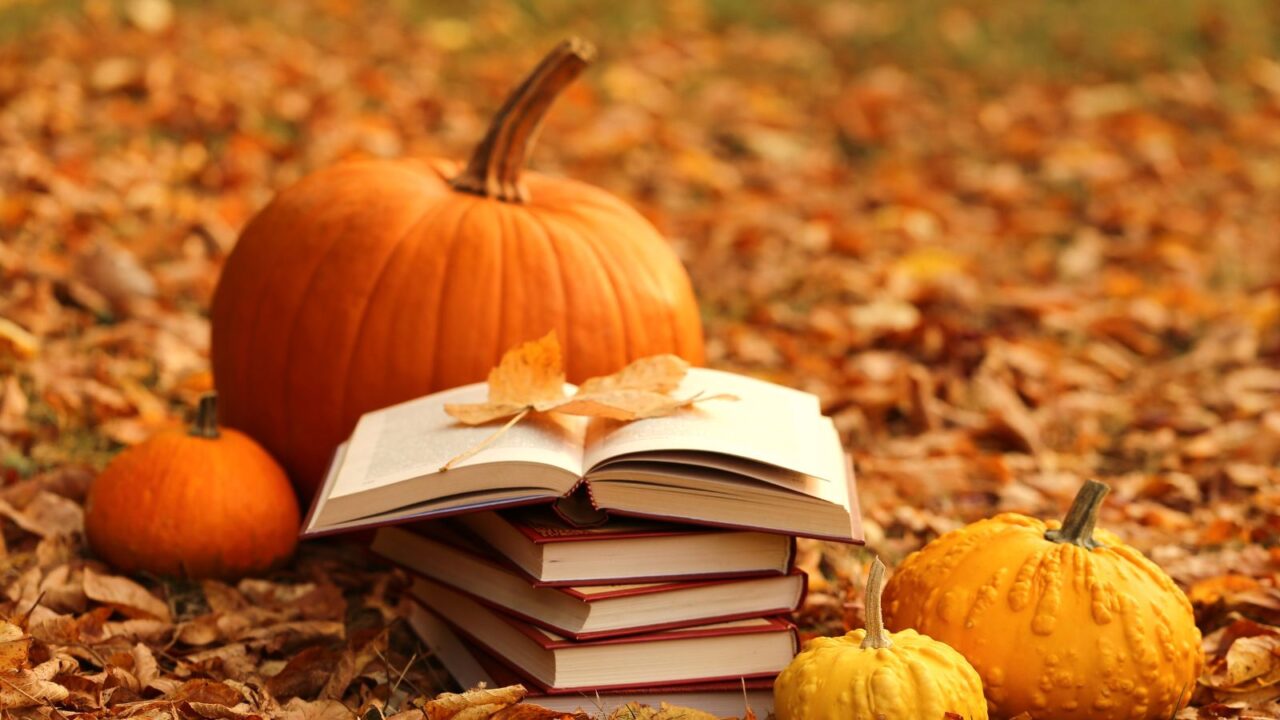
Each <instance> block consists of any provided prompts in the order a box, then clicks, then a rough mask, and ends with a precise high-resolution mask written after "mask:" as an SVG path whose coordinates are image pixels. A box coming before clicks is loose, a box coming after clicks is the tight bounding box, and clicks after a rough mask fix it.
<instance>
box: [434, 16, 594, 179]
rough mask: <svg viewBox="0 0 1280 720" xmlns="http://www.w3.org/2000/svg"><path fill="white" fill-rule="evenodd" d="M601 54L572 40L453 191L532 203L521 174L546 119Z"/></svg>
mask: <svg viewBox="0 0 1280 720" xmlns="http://www.w3.org/2000/svg"><path fill="white" fill-rule="evenodd" d="M595 54H596V49H595V47H594V46H593V45H591V43H589V42H587V41H585V40H582V39H579V38H569V39H568V40H565V41H564V42H562V43H560V44H559V45H557V46H556V47H555V49H554V50H552V51H551V52H550V53H548V54H547V56H546V57H545V58H543V59H542V62H540V63H538V66H537V67H536V68H534V69H533V72H531V73H529V77H527V78H525V79H524V82H522V83H520V85H519V86H518V87H516V89H515V90H513V91H512V92H511V95H509V96H508V97H507V101H506V102H505V103H503V105H502V107H501V108H500V109H499V110H498V114H497V115H495V116H494V118H493V123H492V124H491V125H489V131H488V132H487V133H485V136H484V139H483V140H481V141H480V144H479V145H477V146H476V149H475V152H474V153H472V154H471V160H470V162H468V163H467V167H466V169H465V170H463V171H462V173H461V174H459V175H458V176H457V177H455V178H454V179H453V180H452V181H450V183H449V184H450V185H451V186H452V187H453V189H454V190H458V191H460V192H466V193H472V194H475V195H483V196H484V197H491V198H494V199H496V200H502V201H503V202H512V203H521V202H526V201H528V199H529V192H528V190H526V189H525V187H524V185H523V184H522V183H521V182H520V171H521V170H522V169H523V168H524V163H525V161H526V160H527V159H528V158H529V153H530V152H532V151H533V140H534V138H535V137H536V136H537V134H538V128H539V127H541V126H542V118H543V117H544V116H545V115H546V114H547V110H548V109H549V108H550V107H551V103H552V102H554V101H555V99H556V97H557V96H559V95H560V93H561V92H562V91H563V90H564V89H565V88H566V87H568V86H569V83H571V82H573V80H574V78H576V77H578V75H579V74H580V73H581V72H582V69H583V68H585V67H586V66H587V64H588V63H590V62H591V61H592V60H593V59H594V58H595Z"/></svg>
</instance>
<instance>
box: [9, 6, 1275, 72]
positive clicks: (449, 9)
mask: <svg viewBox="0 0 1280 720" xmlns="http://www.w3.org/2000/svg"><path fill="white" fill-rule="evenodd" d="M123 1H124V0H114V4H115V5H116V6H119V5H120V4H122V3H123ZM103 2H104V3H106V4H113V0H103ZM177 4H178V5H179V9H180V12H197V11H198V12H212V13H215V14H220V15H222V16H224V17H226V18H227V19H228V20H230V21H232V22H247V21H250V20H265V21H272V20H273V19H274V20H279V21H283V20H284V18H286V17H287V18H288V20H289V21H291V22H296V21H297V20H298V19H299V17H300V16H299V14H298V13H296V12H290V10H289V8H290V7H291V6H292V5H293V4H292V3H253V2H249V0H214V1H213V2H207V3H200V2H196V1H195V0H177ZM327 4H333V5H339V4H341V3H338V2H330V3H325V2H317V3H316V5H317V6H321V7H322V6H324V5H327ZM84 6H85V5H84V3H81V2H76V1H75V0H0V45H2V44H6V43H9V42H15V41H21V40H22V39H23V38H24V37H27V36H29V35H30V33H31V32H32V31H34V30H36V29H38V28H39V27H40V26H41V25H42V24H44V23H47V22H49V21H50V20H51V19H52V18H55V17H64V18H75V17H76V16H77V15H79V14H80V13H81V12H83V7H84ZM294 9H296V8H294ZM372 9H374V6H372V5H370V6H368V7H366V8H365V10H372ZM376 11H378V12H389V13H393V14H396V15H399V16H401V17H403V18H404V20H405V23H406V24H407V25H410V26H421V25H427V26H428V29H431V27H433V26H435V27H443V28H445V29H448V28H450V27H451V28H453V29H455V30H456V29H458V28H462V29H463V30H464V31H465V32H469V33H470V34H471V35H472V36H473V37H474V38H476V39H483V42H484V44H485V45H486V46H488V47H490V48H493V47H494V46H498V47H507V46H509V47H512V48H521V47H523V46H524V45H527V44H528V42H529V39H530V38H538V39H539V40H541V39H543V38H546V37H548V36H554V35H563V34H568V33H570V32H578V33H581V34H583V35H586V36H589V37H591V38H592V39H595V40H597V41H599V42H600V43H602V44H609V43H611V42H617V41H619V40H622V39H625V38H629V37H634V36H637V35H648V34H666V35H672V36H674V35H678V34H681V33H686V32H692V33H699V32H702V33H705V32H712V33H716V32H724V31H726V30H728V29H730V28H732V29H734V30H735V31H746V32H755V33H774V32H779V33H795V34H799V35H801V36H808V37H811V38H812V39H813V41H814V42H815V43H816V44H820V45H821V46H823V47H825V48H826V49H827V50H828V51H829V52H830V53H831V54H832V55H833V56H834V57H835V58H836V60H837V61H844V62H846V63H849V62H856V63H857V64H858V65H860V66H864V67H865V66H867V65H870V64H879V63H887V64H894V65H899V66H902V67H905V68H908V69H917V70H919V69H931V68H934V69H936V68H947V69H953V70H959V71H963V72H966V73H968V74H970V75H973V76H975V77H979V78H982V79H985V80H989V81H991V82H1005V81H1008V80H1011V79H1015V78H1018V77H1023V76H1026V75H1028V74H1030V75H1033V76H1041V77H1048V78H1051V79H1060V80H1064V81H1081V80H1086V81H1087V80H1098V79H1123V78H1127V77H1130V76H1133V75H1135V74H1138V73H1141V72H1145V71H1150V70H1156V69H1169V68H1187V67H1203V68H1205V69H1208V70H1209V71H1210V72H1214V73H1215V74H1229V73H1234V72H1236V71H1238V70H1239V68H1240V67H1241V65H1242V63H1244V62H1246V61H1248V60H1249V59H1250V58H1253V57H1257V56H1260V55H1272V54H1275V53H1276V52H1277V51H1280V3H1276V2H1274V1H1273V0H1131V1H1129V2H1125V1H1123V0H1038V1H1037V2H1022V1H1019V0H963V1H962V2H955V1H954V0H853V1H851V2H847V1H843V0H841V1H837V0H700V1H699V0H689V2H682V3H671V4H658V3H655V2H616V1H612V0H538V1H537V2H535V1H534V0H459V1H458V2H452V3H441V2H435V1H430V0H390V1H389V2H387V3H385V4H380V5H378V6H377V8H376ZM324 14H325V13H323V12H307V13H303V14H302V17H304V18H306V17H310V18H313V19H314V18H316V17H317V16H322V15H324ZM313 21H315V22H321V20H318V19H315V20H313ZM441 23H445V24H444V25H441Z"/></svg>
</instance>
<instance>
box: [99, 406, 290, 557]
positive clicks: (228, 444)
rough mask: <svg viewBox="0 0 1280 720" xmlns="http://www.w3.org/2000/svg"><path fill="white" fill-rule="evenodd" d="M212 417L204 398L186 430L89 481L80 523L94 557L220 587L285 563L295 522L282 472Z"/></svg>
mask: <svg viewBox="0 0 1280 720" xmlns="http://www.w3.org/2000/svg"><path fill="white" fill-rule="evenodd" d="M215 418H216V409H215V401H214V399H213V396H212V395H209V396H206V398H204V399H202V400H201V404H200V411H199V413H198V415H197V419H196V423H195V424H194V425H193V426H192V429H191V430H190V431H187V432H184V431H181V430H168V431H163V432H160V433H158V434H156V435H154V436H152V437H150V438H148V439H147V440H145V441H143V442H142V443H139V444H138V445H134V446H133V447H130V448H127V449H125V450H124V451H122V452H121V453H120V454H119V455H117V456H116V457H115V458H113V459H112V460H111V462H110V463H109V464H108V465H107V467H106V469H104V470H103V471H102V473H101V474H99V475H98V477H97V478H95V479H94V481H93V484H92V485H91V486H90V487H89V497H88V500H87V502H86V507H85V520H84V522H85V535H86V536H87V538H88V540H89V546H90V547H91V548H92V549H93V551H94V553H95V554H96V555H98V556H99V557H101V558H102V559H103V560H105V561H106V562H107V563H109V564H111V565H112V566H113V567H115V568H117V569H119V570H122V571H125V572H131V573H132V572H147V573H151V574H153V575H165V576H171V577H188V578H224V579H237V578H240V577H243V576H245V575H253V574H257V573H261V572H263V571H266V570H269V569H271V568H272V567H275V566H276V565H279V564H281V563H283V562H284V561H286V560H288V558H289V556H290V555H292V554H293V550H294V547H295V546H296V545H297V538H298V523H299V513H298V501H297V498H296V497H295V495H294V492H293V488H292V487H291V486H290V485H289V479H288V478H287V477H286V476H285V473H284V469H283V468H281V467H280V465H279V464H278V463H276V461H275V460H273V459H272V458H271V456H270V455H268V454H267V452H266V451H265V450H263V449H262V447H261V446H259V445H258V444H257V443H255V442H254V441H253V440H251V439H250V438H248V437H247V436H245V435H244V434H243V433H240V432H237V431H235V430H228V429H226V428H223V429H218V428H217V426H216V420H215Z"/></svg>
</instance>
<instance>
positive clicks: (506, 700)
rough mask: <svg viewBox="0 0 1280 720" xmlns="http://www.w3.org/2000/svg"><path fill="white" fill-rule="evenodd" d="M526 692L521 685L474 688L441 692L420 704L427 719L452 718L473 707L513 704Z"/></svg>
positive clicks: (441, 719) (450, 719) (522, 697)
mask: <svg viewBox="0 0 1280 720" xmlns="http://www.w3.org/2000/svg"><path fill="white" fill-rule="evenodd" d="M527 694H528V691H527V690H525V688H524V686H523V685H507V686H506V687H500V688H474V689H471V690H468V691H466V692H464V693H443V694H440V695H437V696H436V697H435V699H433V700H428V701H427V702H425V703H423V705H422V712H424V713H425V714H426V716H427V720H452V718H454V717H455V716H456V715H457V714H458V713H460V712H462V711H464V710H466V709H467V708H473V707H485V706H495V709H497V708H501V707H505V706H507V705H514V704H515V703H518V702H520V701H521V700H523V699H524V696H525V695H527Z"/></svg>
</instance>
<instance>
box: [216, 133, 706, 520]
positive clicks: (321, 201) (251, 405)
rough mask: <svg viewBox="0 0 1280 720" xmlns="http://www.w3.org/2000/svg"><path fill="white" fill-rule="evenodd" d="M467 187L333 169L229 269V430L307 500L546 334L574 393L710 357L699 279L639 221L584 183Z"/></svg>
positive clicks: (398, 167)
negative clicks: (377, 436)
mask: <svg viewBox="0 0 1280 720" xmlns="http://www.w3.org/2000/svg"><path fill="white" fill-rule="evenodd" d="M517 111H519V109H518V108H517ZM498 124H499V122H495V127H496V126H497V125H498ZM534 129H536V128H534ZM478 152H479V151H478ZM508 152H509V153H512V154H515V153H516V152H517V151H516V150H509V151H508ZM472 162H473V165H474V164H475V162H476V159H475V158H473V161H472ZM470 170H471V166H468V171H470ZM464 174H465V173H464ZM461 177H462V176H460V175H459V174H458V170H457V167H456V166H455V165H454V164H452V163H449V162H445V161H415V160H398V161H361V162H350V163H345V164H340V165H337V166H335V167H332V168H329V169H326V170H323V171H320V172H318V173H315V174H313V175H311V176H309V177H307V178H304V179H303V180H302V181H301V182H299V183H298V184H297V185H295V186H293V187H291V188H289V189H287V190H285V191H284V192H282V193H280V194H279V195H278V196H277V197H276V199H275V200H274V201H273V202H272V203H270V205H268V206H267V207H266V208H265V209H264V210H263V211H262V212H261V213H260V214H259V215H258V216H257V217H256V218H254V219H253V220H252V221H251V222H250V224H249V225H248V227H247V228H246V229H245V230H244V233H243V234H242V236H241V238H240V240H239V242H238V243H237V244H236V246H235V249H234V251H233V252H232V253H231V255H230V257H229V258H228V259H227V263H226V266H225V268H224V270H223V274H222V278H221V279H220V281H219V285H218V288H217V291H216V293H215V296H214V300H213V308H212V316H211V320H212V326H213V339H212V348H211V352H212V359H213V371H214V378H215V381H216V384H217V387H218V390H219V393H220V394H221V397H222V407H223V416H222V418H223V422H225V423H226V424H227V425H229V426H232V427H236V428H240V429H242V430H244V431H245V432H247V433H248V434H249V435H250V436H252V437H254V438H255V439H257V440H258V441H259V442H261V443H262V444H263V445H264V446H265V447H266V448H267V449H268V450H270V451H271V452H272V454H273V455H275V456H276V457H277V458H280V460H281V462H282V463H283V464H284V466H285V467H286V469H287V470H288V471H289V474H290V476H291V477H292V478H293V480H294V482H295V484H296V485H297V486H298V488H299V491H300V492H301V493H302V495H303V496H304V497H309V496H310V495H311V494H312V493H313V491H314V489H315V486H316V484H317V483H318V482H319V481H320V479H321V478H322V476H323V474H324V470H325V469H326V466H327V465H328V462H329V460H330V456H331V454H332V452H333V449H334V447H335V446H336V445H337V444H338V443H339V442H341V441H343V440H345V439H346V436H347V435H348V434H349V433H350V431H351V429H352V428H353V427H354V425H355V421H356V420H357V419H358V418H359V416H360V415H361V414H363V413H364V412H367V411H369V410H373V409H376V408H380V407H385V406H387V405H391V404H394V403H396V402H400V401H403V400H406V399H409V398H412V397H416V396H420V395H423V394H426V393H429V392H432V391H435V390H441V389H445V388H449V387H454V386H457V385H462V384H466V383H470V382H477V381H481V380H483V379H484V378H485V376H486V374H487V373H488V371H489V370H490V369H491V368H492V367H493V366H494V365H495V364H496V363H497V362H498V361H499V360H500V359H501V357H502V353H503V352H504V351H505V350H507V349H508V348H511V347H514V346H515V345H517V344H519V343H522V342H525V341H529V340H533V339H536V338H539V337H542V336H543V335H545V334H546V333H547V331H548V330H554V331H555V332H556V334H557V335H558V336H559V338H560V340H561V343H562V345H563V347H564V348H565V356H566V357H565V360H566V373H567V376H568V378H569V380H570V381H581V380H583V379H585V378H587V377H591V376H595V375H602V374H607V373H611V372H613V371H615V370H617V369H619V368H620V367H622V366H623V365H625V364H626V363H628V362H630V361H631V360H634V359H636V358H639V357H644V356H646V355H653V354H656V353H664V352H672V353H676V354H678V355H680V356H682V357H684V358H685V359H687V360H689V361H690V362H693V363H695V364H698V363H701V362H702V361H703V344H702V342H703V340H702V326H701V322H700V318H699V314H698V307H697V301H696V299H695V297H694V294H693V290H692V287H691V285H690V282H689V278H688V275H687V274H686V273H685V271H684V268H683V267H682V266H681V264H680V261H679V259H678V258H677V257H676V255H675V253H674V252H673V251H672V250H671V248H670V247H669V246H668V244H667V242H666V241H665V240H664V239H663V238H662V236H661V235H660V234H659V233H658V232H657V230H656V229H655V228H654V227H653V226H652V225H651V224H650V223H648V222H647V221H646V220H645V219H644V218H643V217H642V216H641V215H640V214H639V213H637V212H636V211H635V210H633V209H632V208H630V207H628V206H627V205H626V204H625V203H623V202H621V201H620V200H618V199H617V198H615V197H613V196H612V195H610V194H608V193H606V192H604V191H602V190H598V189H596V188H593V187H590V186H588V185H585V184H582V183H579V182H575V181H572V180H566V179H559V178H552V177H546V176H541V175H537V174H535V173H529V174H527V175H526V176H525V177H524V178H522V179H510V178H508V182H510V183H511V184H512V186H511V187H505V186H504V187H500V188H496V189H495V190H494V191H493V192H492V193H488V196H486V194H477V191H476V190H474V188H473V189H470V190H462V189H459V182H458V181H459V180H460V179H461ZM473 179H475V178H473ZM483 179H484V178H483V177H481V178H480V179H479V180H477V182H481V181H483ZM521 180H522V182H521ZM504 191H505V192H506V193H507V194H506V195H505V196H503V192H504ZM494 195H497V196H501V197H496V196H494Z"/></svg>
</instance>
